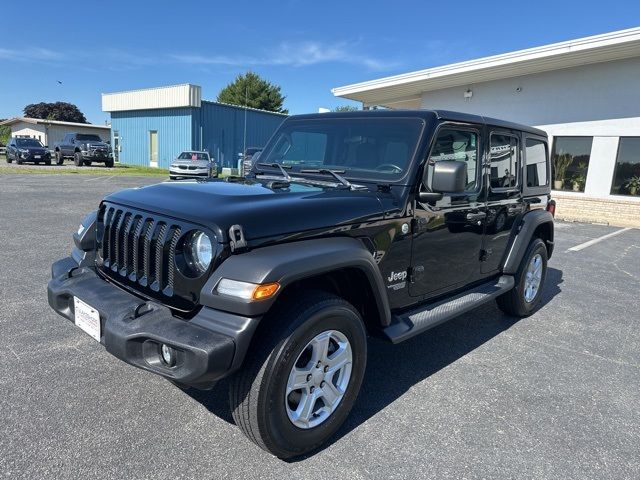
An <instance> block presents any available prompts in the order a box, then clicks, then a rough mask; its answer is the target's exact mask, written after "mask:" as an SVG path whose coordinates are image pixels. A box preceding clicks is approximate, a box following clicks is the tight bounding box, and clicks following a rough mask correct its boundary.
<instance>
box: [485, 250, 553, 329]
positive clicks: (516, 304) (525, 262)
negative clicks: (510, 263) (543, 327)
mask: <svg viewBox="0 0 640 480" xmlns="http://www.w3.org/2000/svg"><path fill="white" fill-rule="evenodd" d="M546 276H547V247H546V245H545V244H544V242H543V241H542V240H541V239H539V238H534V239H533V240H532V241H531V243H530V244H529V247H528V248H527V251H526V252H525V254H524V256H523V257H522V261H521V262H520V266H519V267H518V271H517V272H516V275H515V277H516V278H515V280H516V284H515V286H514V287H513V288H512V289H511V290H509V291H508V292H507V293H505V294H503V295H500V296H499V297H498V298H496V302H497V303H498V307H499V308H500V310H502V311H503V312H505V313H506V314H508V315H513V316H515V317H528V316H529V315H531V314H532V313H533V312H534V311H535V310H536V309H537V308H538V306H539V305H540V300H541V298H542V287H543V286H544V280H545V278H546Z"/></svg>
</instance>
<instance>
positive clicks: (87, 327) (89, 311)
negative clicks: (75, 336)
mask: <svg viewBox="0 0 640 480" xmlns="http://www.w3.org/2000/svg"><path fill="white" fill-rule="evenodd" d="M73 303H74V306H75V323H76V325H77V326H78V327H80V328H81V329H82V330H84V331H85V333H87V334H88V335H89V336H90V337H91V338H93V339H94V340H97V341H98V342H99V341H100V314H99V313H98V311H97V310H96V309H95V308H93V307H92V306H91V305H88V304H86V303H84V302H83V301H82V300H80V299H79V298H78V297H73Z"/></svg>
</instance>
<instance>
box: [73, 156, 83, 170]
mask: <svg viewBox="0 0 640 480" xmlns="http://www.w3.org/2000/svg"><path fill="white" fill-rule="evenodd" d="M73 163H74V165H75V166H76V167H81V166H82V164H83V160H82V154H81V153H80V152H76V153H74V154H73Z"/></svg>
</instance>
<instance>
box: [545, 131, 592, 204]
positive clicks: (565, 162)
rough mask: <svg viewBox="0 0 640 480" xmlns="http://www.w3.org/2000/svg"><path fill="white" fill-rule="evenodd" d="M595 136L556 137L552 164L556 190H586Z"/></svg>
mask: <svg viewBox="0 0 640 480" xmlns="http://www.w3.org/2000/svg"><path fill="white" fill-rule="evenodd" d="M592 144H593V137H555V141H554V142H553V153H552V155H551V165H552V167H553V188H554V190H572V191H574V192H584V187H585V185H586V183H587V171H588V170H589V158H590V157H591V145H592Z"/></svg>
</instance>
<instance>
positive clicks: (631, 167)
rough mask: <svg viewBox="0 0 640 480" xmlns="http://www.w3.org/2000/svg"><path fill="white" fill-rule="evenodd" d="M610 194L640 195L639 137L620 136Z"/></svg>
mask: <svg viewBox="0 0 640 480" xmlns="http://www.w3.org/2000/svg"><path fill="white" fill-rule="evenodd" d="M611 194H612V195H640V137H620V144H619V146H618V157H617V159H616V168H615V170H614V172H613V182H612V183H611Z"/></svg>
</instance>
